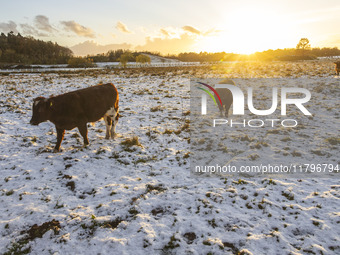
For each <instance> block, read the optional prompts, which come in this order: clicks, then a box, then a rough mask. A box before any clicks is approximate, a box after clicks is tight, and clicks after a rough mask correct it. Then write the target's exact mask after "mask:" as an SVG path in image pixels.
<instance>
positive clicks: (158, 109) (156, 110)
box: [150, 105, 163, 112]
mask: <svg viewBox="0 0 340 255" xmlns="http://www.w3.org/2000/svg"><path fill="white" fill-rule="evenodd" d="M158 111H163V109H162V107H161V106H160V105H157V106H154V107H151V108H150V112H158Z"/></svg>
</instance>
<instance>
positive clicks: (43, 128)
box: [0, 62, 340, 254]
mask: <svg viewBox="0 0 340 255" xmlns="http://www.w3.org/2000/svg"><path fill="white" fill-rule="evenodd" d="M331 67H332V68H333V66H332V65H331V64H330V63H327V62H323V63H321V64H320V65H319V64H318V63H316V62H309V63H307V64H304V63H301V62H300V63H292V64H287V63H283V64H277V63H276V64H275V65H274V66H270V65H264V66H262V65H260V66H252V64H246V68H244V67H243V68H242V66H240V65H236V66H232V67H225V68H224V67H223V68H220V69H219V70H216V69H211V70H196V69H195V68H193V69H192V71H190V70H189V71H188V69H186V70H185V71H181V69H180V68H179V69H178V70H177V71H176V70H173V69H171V70H167V69H164V70H161V71H159V70H157V71H155V72H154V73H152V72H151V71H150V72H149V73H145V72H143V73H138V72H136V70H134V71H126V70H125V71H124V70H121V71H120V72H117V71H116V72H110V71H88V72H79V73H50V74H47V73H46V74H29V73H25V74H9V75H3V76H0V173H1V178H0V204H1V207H0V254H26V253H30V254H339V253H340V182H339V179H337V178H336V176H333V177H332V178H314V179H311V178H299V179H297V178H295V179H294V178H286V179H285V178H281V179H270V178H267V177H263V178H242V179H231V178H195V177H193V176H192V175H191V174H190V168H189V162H190V153H189V152H190V132H189V104H190V97H189V86H190V79H189V78H190V77H193V76H196V77H204V78H207V77H233V78H251V77H281V76H284V77H286V78H285V80H286V82H290V83H294V82H296V81H299V79H302V78H308V79H311V80H313V81H314V83H313V82H312V84H311V86H312V87H311V89H312V91H314V90H315V92H317V95H318V96H320V97H321V98H320V105H318V106H315V107H314V106H313V109H316V110H317V111H318V112H317V113H316V114H315V116H314V118H317V117H318V115H320V116H322V120H323V121H325V122H327V121H328V119H327V112H328V113H329V116H330V118H331V120H332V121H335V122H336V121H337V122H338V124H337V125H336V124H335V123H324V125H317V126H316V127H317V128H318V129H317V130H313V131H312V132H310V133H309V132H306V131H305V130H304V131H303V135H305V134H307V135H309V137H303V136H298V135H296V133H295V131H294V136H291V135H290V133H289V132H288V133H284V132H282V133H279V134H278V135H279V138H278V137H275V132H274V133H272V134H269V137H266V138H267V139H271V140H273V141H275V146H274V147H266V146H262V145H261V144H260V145H261V146H260V148H258V147H257V151H256V154H257V157H256V161H261V159H262V160H265V159H266V157H267V156H268V155H271V153H272V154H275V153H276V152H275V151H279V153H278V154H280V155H284V156H285V159H286V160H287V161H289V160H290V159H291V160H292V161H295V160H296V156H297V155H299V156H298V157H302V158H303V157H306V159H307V160H309V161H310V160H311V158H312V159H320V158H321V159H323V160H326V161H327V160H329V163H332V164H339V160H338V159H337V158H338V155H339V146H340V141H339V113H338V109H339V102H338V98H339V82H340V79H339V78H338V77H336V76H334V74H332V71H331V69H332V68H331ZM296 76H303V77H302V78H301V77H300V78H296ZM106 82H112V83H114V84H115V85H116V87H117V89H118V91H119V93H120V113H121V115H122V117H121V118H120V120H119V123H118V126H117V132H118V134H119V135H118V136H117V137H116V138H115V139H114V140H106V139H104V136H105V133H104V131H105V125H104V122H103V121H102V120H101V121H99V122H96V123H95V124H94V126H91V125H89V140H90V145H89V146H88V147H86V148H83V146H82V138H81V137H80V135H79V133H78V131H77V130H76V129H75V130H72V131H67V132H66V135H65V139H64V141H63V143H62V151H61V152H59V153H52V152H51V151H52V149H53V146H54V143H55V141H56V134H55V130H54V125H53V124H51V123H49V122H46V123H42V124H40V125H39V126H30V125H29V120H30V118H31V105H32V99H33V98H35V97H37V96H41V95H42V96H48V95H52V94H54V95H57V94H61V93H64V92H68V91H71V90H75V89H78V88H83V87H88V86H92V85H96V84H98V83H106ZM334 104H335V105H334ZM325 107H328V109H327V108H326V110H325ZM328 126H330V127H332V130H328V129H327V127H328ZM333 129H335V130H333ZM336 129H337V130H336ZM234 132H235V131H234ZM317 132H319V133H320V137H321V138H320V141H321V140H322V144H321V147H320V148H321V149H320V150H319V151H316V152H315V154H313V153H312V154H313V155H312V154H308V153H309V152H310V150H307V149H305V148H307V147H311V146H312V147H313V146H316V144H315V143H316V142H315V141H313V134H315V133H317ZM270 136H271V137H270ZM291 137H293V138H294V139H295V138H299V139H300V140H299V143H298V144H299V145H298V146H297V147H292V146H288V147H290V149H289V150H287V149H284V147H286V144H285V142H284V141H282V139H286V140H287V141H286V142H289V139H291ZM249 138H251V139H250V140H248V141H247V139H245V140H242V139H241V138H240V137H239V136H237V135H236V134H235V133H234V134H233V136H231V138H230V139H231V142H232V143H233V145H232V149H233V150H237V146H236V145H237V144H236V145H235V141H238V142H239V145H240V148H239V151H241V150H242V151H243V152H249V153H253V152H252V151H251V150H253V149H254V147H253V146H254V145H256V144H255V143H254V140H252V139H257V137H256V134H250V135H249ZM233 140H235V141H233ZM280 141H281V142H280ZM255 142H256V141H255ZM285 151H286V152H287V154H284V152H285ZM294 151H297V152H299V153H300V154H297V153H295V154H294V153H293V152H294ZM305 153H306V154H305ZM276 154H277V153H276ZM317 156H318V157H317Z"/></svg>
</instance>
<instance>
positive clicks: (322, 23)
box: [0, 0, 340, 54]
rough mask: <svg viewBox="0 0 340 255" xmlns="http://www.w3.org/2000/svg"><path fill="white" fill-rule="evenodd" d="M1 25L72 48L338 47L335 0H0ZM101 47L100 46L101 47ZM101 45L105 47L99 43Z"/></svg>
mask: <svg viewBox="0 0 340 255" xmlns="http://www.w3.org/2000/svg"><path fill="white" fill-rule="evenodd" d="M0 4H1V9H0V32H4V33H8V32H10V31H13V32H15V33H18V32H19V33H20V34H22V35H25V36H28V35H30V36H33V37H34V38H38V39H41V40H44V41H53V42H57V43H58V44H59V45H62V46H66V47H72V46H74V45H77V44H81V45H83V46H84V47H85V48H86V47H97V48H98V47H99V46H105V45H112V47H113V46H114V45H115V47H119V46H122V45H124V47H125V48H129V49H131V50H149V51H158V52H161V53H163V54H167V53H170V54H178V53H180V52H189V51H195V52H200V51H208V52H220V51H225V52H234V53H245V54H249V53H253V52H256V51H263V50H267V49H277V48H292V47H295V46H296V44H297V43H298V41H299V40H300V38H308V39H309V41H310V43H311V46H312V47H339V48H340V32H339V27H340V15H339V13H340V1H339V0H300V1H296V0H284V1H281V0H275V1H274V0H256V1H254V0H238V1H235V0H218V1H215V0H211V1H206V0H205V1H201V0H181V1H178V0H171V1H165V0H148V1H137V0H126V1H122V0H119V1H116V0H111V1H110V0H96V1H93V0H91V1H90V0H67V1H66V0H58V1H50V0H32V1H27V0H11V1H8V0H0ZM102 48H103V49H104V48H105V47H102ZM105 49H107V48H105Z"/></svg>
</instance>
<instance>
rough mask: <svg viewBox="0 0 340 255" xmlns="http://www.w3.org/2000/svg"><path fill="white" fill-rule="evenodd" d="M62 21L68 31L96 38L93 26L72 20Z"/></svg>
mask: <svg viewBox="0 0 340 255" xmlns="http://www.w3.org/2000/svg"><path fill="white" fill-rule="evenodd" d="M60 23H61V24H62V25H63V26H64V29H65V30H66V31H70V32H73V33H75V34H76V35H79V36H84V37H89V38H95V37H96V36H95V34H94V32H93V30H92V29H91V28H87V27H84V26H82V25H80V24H78V23H77V22H75V21H73V20H70V21H60Z"/></svg>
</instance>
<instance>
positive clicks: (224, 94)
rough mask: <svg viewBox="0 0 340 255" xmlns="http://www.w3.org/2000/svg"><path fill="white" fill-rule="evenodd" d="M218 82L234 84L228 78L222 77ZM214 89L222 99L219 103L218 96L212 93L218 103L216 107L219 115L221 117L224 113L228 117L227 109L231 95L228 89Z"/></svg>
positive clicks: (231, 98) (231, 101) (230, 101)
mask: <svg viewBox="0 0 340 255" xmlns="http://www.w3.org/2000/svg"><path fill="white" fill-rule="evenodd" d="M219 84H231V85H235V83H234V81H233V80H230V79H223V80H222V81H220V82H219ZM215 90H216V92H217V93H218V95H219V96H220V98H221V101H222V105H221V103H220V102H219V100H218V97H217V96H216V95H214V97H215V100H216V102H217V104H218V108H219V110H220V115H221V117H223V115H224V116H225V117H226V118H228V113H229V109H230V106H231V104H232V103H233V95H232V94H231V92H230V90H229V89H225V88H217V89H215ZM223 113H224V114H223Z"/></svg>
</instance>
